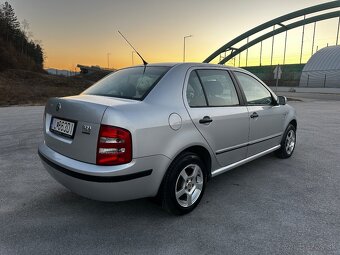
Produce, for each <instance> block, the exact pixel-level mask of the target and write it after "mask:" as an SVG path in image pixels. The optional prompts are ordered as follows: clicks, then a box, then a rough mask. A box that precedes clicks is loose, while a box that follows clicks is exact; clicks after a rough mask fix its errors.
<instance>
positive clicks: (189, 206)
mask: <svg viewBox="0 0 340 255" xmlns="http://www.w3.org/2000/svg"><path fill="white" fill-rule="evenodd" d="M206 181H207V174H206V167H205V165H204V163H203V162H202V160H201V159H200V158H199V157H198V156H197V155H196V154H194V153H191V152H186V153H184V154H182V155H181V156H179V157H178V158H177V159H175V161H174V162H173V163H172V164H171V165H170V167H169V169H168V171H167V174H166V176H165V179H164V183H163V187H162V197H161V198H162V207H163V208H164V209H165V210H167V211H168V212H170V213H172V214H176V215H182V214H186V213H189V212H191V211H192V210H193V209H194V208H195V207H196V206H197V205H198V204H199V202H200V201H201V198H202V196H203V193H204V189H205V184H206Z"/></svg>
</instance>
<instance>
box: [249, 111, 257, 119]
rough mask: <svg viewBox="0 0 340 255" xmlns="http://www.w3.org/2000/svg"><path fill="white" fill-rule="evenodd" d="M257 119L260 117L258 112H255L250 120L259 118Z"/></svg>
mask: <svg viewBox="0 0 340 255" xmlns="http://www.w3.org/2000/svg"><path fill="white" fill-rule="evenodd" d="M257 117H259V115H258V114H257V112H253V113H252V115H250V118H252V119H255V118H257Z"/></svg>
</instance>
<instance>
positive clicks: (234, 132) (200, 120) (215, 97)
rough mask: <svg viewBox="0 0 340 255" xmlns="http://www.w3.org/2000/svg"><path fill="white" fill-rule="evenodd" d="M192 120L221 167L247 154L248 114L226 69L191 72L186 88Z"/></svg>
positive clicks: (186, 97) (186, 98)
mask: <svg viewBox="0 0 340 255" xmlns="http://www.w3.org/2000/svg"><path fill="white" fill-rule="evenodd" d="M185 92H186V95H185V104H186V107H187V109H188V112H189V114H190V117H191V119H192V121H193V122H194V124H195V126H196V127H197V129H198V130H199V131H200V133H201V134H202V135H203V137H204V138H205V140H206V141H207V143H208V144H209V146H210V147H211V148H212V150H213V151H214V152H215V154H216V158H217V160H218V162H219V163H220V165H221V166H227V165H229V164H232V163H235V162H237V161H240V160H242V159H244V158H245V157H246V155H247V143H248V133H249V115H248V110H247V107H246V106H244V105H243V102H242V100H241V98H240V94H239V93H240V92H239V91H238V88H237V87H235V84H234V82H233V80H232V77H231V76H230V74H229V72H228V71H227V70H223V69H204V70H202V69H201V70H192V71H191V72H190V75H189V77H188V81H187V86H186V87H185Z"/></svg>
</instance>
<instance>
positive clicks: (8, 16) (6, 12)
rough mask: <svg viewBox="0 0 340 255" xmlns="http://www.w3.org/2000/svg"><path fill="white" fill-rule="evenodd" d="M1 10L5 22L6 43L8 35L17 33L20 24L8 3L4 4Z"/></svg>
mask: <svg viewBox="0 0 340 255" xmlns="http://www.w3.org/2000/svg"><path fill="white" fill-rule="evenodd" d="M1 9H2V14H3V19H4V22H5V36H6V41H8V40H9V37H10V34H13V35H14V34H15V33H16V32H17V31H20V22H19V21H18V18H17V16H16V15H15V12H14V9H13V7H12V6H11V5H10V4H9V3H8V2H5V3H4V4H3V5H2V8H1Z"/></svg>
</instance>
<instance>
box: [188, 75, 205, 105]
mask: <svg viewBox="0 0 340 255" xmlns="http://www.w3.org/2000/svg"><path fill="white" fill-rule="evenodd" d="M187 100H188V104H189V106H190V107H204V106H207V101H206V100H205V96H204V91H203V88H202V85H201V83H200V81H199V79H198V76H197V73H196V72H195V71H193V72H191V74H190V77H189V80H188V87H187Z"/></svg>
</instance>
